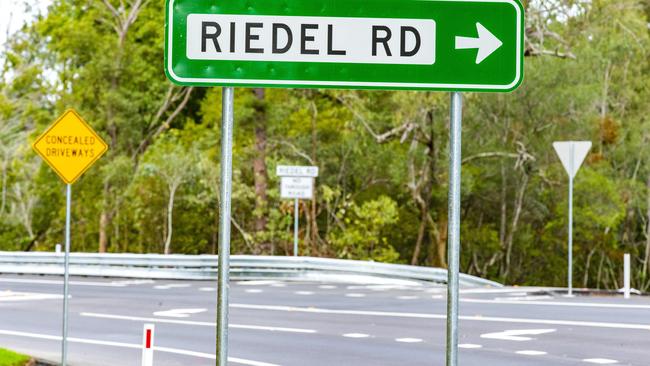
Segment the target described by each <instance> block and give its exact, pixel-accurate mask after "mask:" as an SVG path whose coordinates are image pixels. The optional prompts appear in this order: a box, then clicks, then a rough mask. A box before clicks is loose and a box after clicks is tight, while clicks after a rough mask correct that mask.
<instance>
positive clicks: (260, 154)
mask: <svg viewBox="0 0 650 366" xmlns="http://www.w3.org/2000/svg"><path fill="white" fill-rule="evenodd" d="M253 93H254V94H255V97H256V98H257V101H256V103H255V106H254V108H255V115H254V117H253V118H254V126H255V158H254V159H253V176H254V178H253V179H254V184H255V211H254V212H255V214H254V216H255V219H254V228H255V232H256V233H260V232H263V231H264V230H266V224H267V217H266V211H267V205H268V199H267V193H266V191H267V188H268V173H267V169H266V142H267V136H266V125H267V120H268V116H267V113H266V102H265V100H264V97H265V95H264V94H265V92H264V89H263V88H256V89H253ZM267 247H268V245H267V244H266V243H265V244H263V245H262V247H261V248H260V249H261V251H262V252H263V253H265V254H268V253H269V251H270V250H269V248H267Z"/></svg>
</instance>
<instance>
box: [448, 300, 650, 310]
mask: <svg viewBox="0 0 650 366" xmlns="http://www.w3.org/2000/svg"><path fill="white" fill-rule="evenodd" d="M460 301H461V302H471V303H479V304H507V305H542V306H570V307H585V308H620V309H650V305H634V304H612V303H597V302H563V301H515V300H501V299H500V300H496V299H495V300H487V299H460Z"/></svg>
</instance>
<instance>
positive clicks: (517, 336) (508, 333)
mask: <svg viewBox="0 0 650 366" xmlns="http://www.w3.org/2000/svg"><path fill="white" fill-rule="evenodd" d="M553 332H555V329H516V330H504V331H503V332H494V333H485V334H481V338H486V339H498V340H501V341H513V342H525V341H531V340H533V339H534V338H531V337H522V336H525V335H540V334H547V333H553Z"/></svg>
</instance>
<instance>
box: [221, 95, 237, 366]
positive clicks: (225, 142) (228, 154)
mask: <svg viewBox="0 0 650 366" xmlns="http://www.w3.org/2000/svg"><path fill="white" fill-rule="evenodd" d="M234 94H235V90H234V89H233V88H232V87H224V88H223V94H222V97H221V103H222V104H221V105H222V108H221V109H222V111H221V202H220V211H221V212H220V218H219V273H218V284H217V366H227V365H228V289H229V286H230V285H229V279H228V275H229V270H230V201H231V194H232V140H233V139H232V135H233V133H232V132H233V131H232V130H233V120H234V114H233V105H234Z"/></svg>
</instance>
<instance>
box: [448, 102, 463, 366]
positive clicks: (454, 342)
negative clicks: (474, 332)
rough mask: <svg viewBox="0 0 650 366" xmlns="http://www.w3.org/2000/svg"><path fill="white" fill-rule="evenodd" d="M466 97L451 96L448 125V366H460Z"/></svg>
mask: <svg viewBox="0 0 650 366" xmlns="http://www.w3.org/2000/svg"><path fill="white" fill-rule="evenodd" d="M462 117H463V96H462V95H461V93H458V92H454V93H451V113H450V123H449V218H448V220H449V221H448V222H449V223H448V225H449V226H448V244H447V246H448V248H447V261H448V262H449V263H448V266H447V366H457V365H458V272H459V266H460V264H459V259H460V162H461V161H460V159H461V149H460V147H461V124H462Z"/></svg>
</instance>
